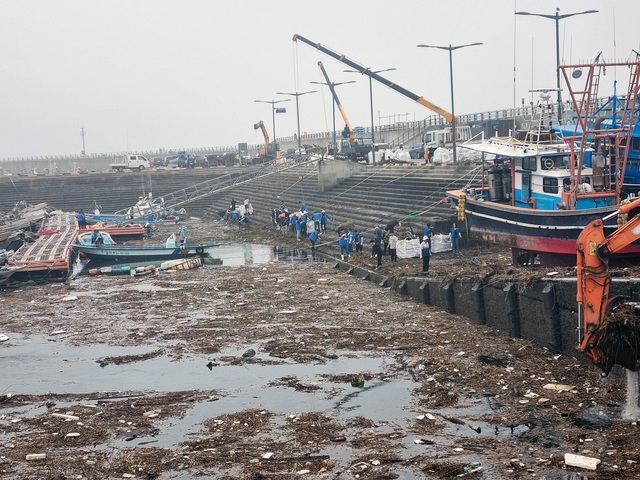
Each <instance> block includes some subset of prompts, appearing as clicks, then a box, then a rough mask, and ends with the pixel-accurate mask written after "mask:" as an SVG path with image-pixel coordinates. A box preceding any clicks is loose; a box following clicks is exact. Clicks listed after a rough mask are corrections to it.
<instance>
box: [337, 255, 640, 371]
mask: <svg viewBox="0 0 640 480" xmlns="http://www.w3.org/2000/svg"><path fill="white" fill-rule="evenodd" d="M336 268H338V269H340V270H343V271H346V272H347V273H349V274H350V275H353V276H354V277H357V278H359V279H363V280H368V281H370V282H372V283H374V284H376V285H377V286H379V287H382V288H390V289H391V290H393V291H396V292H398V293H400V294H402V295H408V296H411V297H413V298H415V299H416V300H418V301H420V302H423V303H425V304H427V305H433V306H436V307H440V308H442V309H443V310H445V311H447V312H450V313H454V314H457V315H461V316H464V317H467V318H469V320H471V321H472V322H473V323H475V324H477V325H487V326H488V327H491V328H495V329H497V330H499V331H500V332H502V333H504V334H505V335H508V336H510V337H512V338H523V339H526V340H530V341H532V342H534V343H536V344H537V345H540V346H543V347H546V348H549V349H550V350H551V351H554V352H557V353H562V354H564V355H569V356H573V357H576V358H579V359H581V360H584V361H586V357H582V356H581V355H580V354H579V353H578V352H577V351H576V348H575V347H576V345H577V344H578V333H579V332H578V312H577V303H576V280H575V278H562V279H552V278H541V279H538V280H535V281H526V282H518V281H517V280H511V279H509V278H497V277H489V278H487V279H484V280H480V279H453V280H447V281H444V282H443V281H442V280H436V279H431V278H428V277H395V278H388V277H384V276H383V275H380V274H379V273H376V272H373V271H370V270H368V269H364V268H361V267H354V266H352V265H349V264H348V263H345V262H341V261H338V262H337V264H336ZM639 282H640V279H638V278H628V279H622V278H617V279H613V283H612V285H611V295H612V296H624V297H627V298H629V299H630V300H634V301H638V300H640V294H639V293H638V288H637V285H638V283H639Z"/></svg>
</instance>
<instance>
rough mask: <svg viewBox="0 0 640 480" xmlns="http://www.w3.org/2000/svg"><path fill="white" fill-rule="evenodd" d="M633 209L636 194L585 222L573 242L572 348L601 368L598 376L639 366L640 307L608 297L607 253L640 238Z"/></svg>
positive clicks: (638, 201)
mask: <svg viewBox="0 0 640 480" xmlns="http://www.w3.org/2000/svg"><path fill="white" fill-rule="evenodd" d="M638 209H640V198H638V199H635V200H633V201H629V200H624V201H623V202H621V205H620V207H619V209H618V210H617V211H616V212H613V213H611V214H610V215H608V216H606V217H604V218H603V219H597V220H594V221H592V222H591V223H590V224H589V225H587V226H586V227H585V228H584V229H583V230H582V232H581V234H580V235H579V236H578V239H577V242H576V251H577V295H576V299H577V302H578V319H579V328H578V332H579V338H578V346H577V349H578V351H580V352H582V353H584V354H585V355H586V356H587V357H589V358H590V359H591V361H592V362H593V363H594V364H595V365H596V366H597V367H599V368H600V369H601V370H602V373H601V375H602V376H603V377H606V376H607V375H608V374H609V372H611V369H612V368H613V366H614V365H620V366H622V367H623V368H626V369H628V370H631V371H637V370H639V369H640V310H638V309H636V308H635V306H634V304H632V303H627V302H625V300H628V299H627V298H625V297H610V296H609V289H610V286H611V274H610V272H609V255H611V254H614V253H620V252H621V251H624V249H625V248H627V247H629V246H630V245H631V244H632V243H634V242H635V241H636V240H639V239H640V214H637V215H633V216H630V214H631V215H632V214H633V213H636V212H637V211H638ZM616 215H617V217H618V225H619V226H618V228H617V229H616V230H614V232H613V233H611V234H610V235H605V231H604V223H605V222H606V221H607V220H609V219H610V218H613V217H614V216H616ZM629 217H630V218H629ZM628 218H629V219H628ZM627 219H628V220H627Z"/></svg>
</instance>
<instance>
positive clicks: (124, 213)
mask: <svg viewBox="0 0 640 480" xmlns="http://www.w3.org/2000/svg"><path fill="white" fill-rule="evenodd" d="M96 207H97V206H96ZM186 216H187V212H186V210H184V209H180V210H177V211H176V210H175V209H172V208H168V207H167V206H166V205H165V203H164V199H163V198H160V200H156V199H155V198H153V195H152V193H151V192H149V193H148V194H144V195H141V196H140V197H138V201H137V202H136V203H135V205H133V206H131V207H128V208H125V209H122V210H118V211H117V212H114V213H101V212H100V209H99V208H96V209H95V210H94V212H93V213H87V214H86V218H87V223H89V224H93V223H96V222H101V223H118V224H122V223H131V222H133V223H147V222H158V221H169V222H172V221H176V222H177V221H179V220H181V219H184V218H186Z"/></svg>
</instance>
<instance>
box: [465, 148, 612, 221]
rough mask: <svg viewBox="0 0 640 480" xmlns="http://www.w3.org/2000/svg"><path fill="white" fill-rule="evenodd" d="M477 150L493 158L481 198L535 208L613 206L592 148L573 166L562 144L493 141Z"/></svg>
mask: <svg viewBox="0 0 640 480" xmlns="http://www.w3.org/2000/svg"><path fill="white" fill-rule="evenodd" d="M467 148H469V147H467ZM479 150H480V148H479ZM481 151H482V152H484V153H493V154H494V155H495V159H494V160H493V164H492V165H490V166H488V167H486V170H485V172H484V177H483V178H484V179H485V180H484V182H483V187H482V188H481V189H480V190H481V196H482V199H483V200H488V201H492V202H501V203H505V204H510V205H513V206H515V207H520V208H533V209H538V210H566V209H570V210H575V209H579V210H581V209H585V208H598V207H606V206H611V205H614V204H615V192H613V191H612V190H611V172H610V170H609V168H608V166H607V165H606V163H605V160H604V158H603V157H602V156H601V155H594V152H593V151H592V150H585V152H584V158H583V161H582V162H578V161H576V165H574V167H573V168H571V154H570V151H569V150H568V149H567V148H566V147H565V146H564V145H560V144H555V145H549V146H542V145H530V146H524V145H514V144H509V143H508V142H507V143H505V144H500V142H499V141H498V139H492V141H491V142H490V143H489V144H486V143H485V144H484V145H483V146H482V147H481ZM486 163H487V162H486V161H485V162H484V164H486ZM577 163H580V164H581V165H580V167H579V166H578V165H577ZM577 172H579V174H578V173H577ZM572 177H575V182H576V187H575V188H574V190H575V192H574V193H575V194H574V195H570V193H571V190H572V185H573V181H574V180H572Z"/></svg>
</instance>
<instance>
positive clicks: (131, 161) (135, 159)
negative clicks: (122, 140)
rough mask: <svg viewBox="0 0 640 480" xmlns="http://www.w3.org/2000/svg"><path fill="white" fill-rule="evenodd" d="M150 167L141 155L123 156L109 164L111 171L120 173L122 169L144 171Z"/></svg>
mask: <svg viewBox="0 0 640 480" xmlns="http://www.w3.org/2000/svg"><path fill="white" fill-rule="evenodd" d="M149 167H151V164H150V163H149V160H147V158H146V157H144V156H143V155H124V156H123V157H121V158H119V159H117V160H116V159H115V158H114V161H113V163H110V164H109V168H110V169H111V170H118V171H119V172H122V171H123V170H124V169H129V170H144V169H145V168H149Z"/></svg>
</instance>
